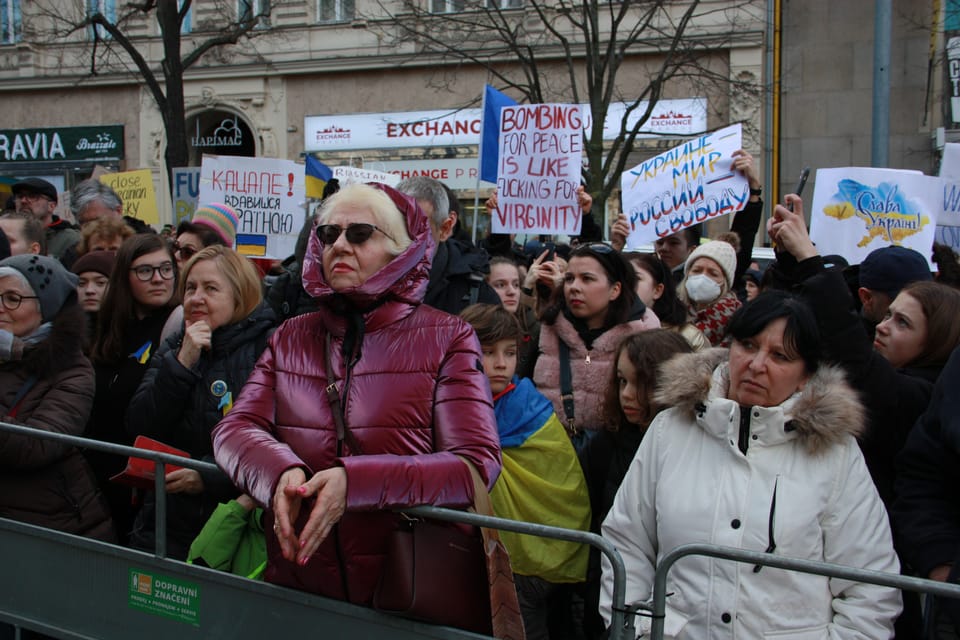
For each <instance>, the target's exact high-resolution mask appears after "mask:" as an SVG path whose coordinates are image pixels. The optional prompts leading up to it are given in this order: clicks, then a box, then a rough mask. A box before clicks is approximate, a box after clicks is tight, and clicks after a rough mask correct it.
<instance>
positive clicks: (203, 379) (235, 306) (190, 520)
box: [126, 245, 275, 560]
mask: <svg viewBox="0 0 960 640" xmlns="http://www.w3.org/2000/svg"><path fill="white" fill-rule="evenodd" d="M180 293H181V295H182V297H183V311H184V313H183V320H184V329H183V331H178V332H177V333H175V334H173V335H172V336H170V337H169V338H167V339H166V340H165V341H164V343H163V345H162V346H161V347H160V350H159V351H158V352H157V354H156V356H154V358H153V359H152V360H151V362H150V369H149V370H148V371H147V373H146V375H145V376H144V378H143V382H142V383H141V384H140V388H139V389H137V393H136V395H135V396H134V398H133V400H132V401H131V402H130V406H129V407H128V409H127V423H126V424H127V432H128V433H129V434H130V435H131V436H137V435H145V436H149V437H151V438H154V439H156V440H160V441H161V442H164V443H166V444H169V445H173V446H174V447H177V448H179V449H183V450H185V451H187V452H189V453H190V455H191V457H193V458H197V459H203V460H207V461H210V462H212V461H213V449H212V445H211V441H210V433H211V431H212V430H213V427H214V425H216V424H217V422H219V420H220V419H221V418H222V417H223V416H224V415H226V413H227V412H228V411H229V410H230V409H231V407H232V406H233V400H234V399H235V398H236V397H237V395H238V394H239V393H240V389H241V388H242V387H243V385H244V383H245V382H246V381H247V378H248V377H249V375H250V373H251V372H252V371H253V367H254V365H255V364H256V362H257V358H259V357H260V353H261V352H262V351H263V349H264V348H265V347H266V344H267V339H268V338H269V337H270V334H271V333H272V329H273V325H274V318H275V316H274V314H273V311H272V310H271V309H270V307H269V306H268V305H266V304H263V303H262V300H261V294H260V281H259V278H258V277H257V271H256V269H255V268H254V266H253V265H252V264H251V263H250V261H249V260H247V259H246V258H244V257H242V256H240V255H239V254H237V253H236V252H235V251H234V250H233V249H229V248H227V247H224V246H221V245H214V246H211V247H207V248H205V249H202V250H200V251H199V252H198V253H197V254H195V255H194V256H193V257H192V258H191V259H190V260H189V262H187V263H186V265H185V267H184V271H183V275H182V277H181V282H180ZM166 481H167V483H166V484H167V492H168V493H169V494H171V495H170V496H169V498H168V500H169V502H168V506H167V549H168V553H169V554H170V557H172V558H178V559H181V560H182V559H186V557H187V552H188V550H189V548H190V543H191V542H192V541H193V539H194V538H195V537H196V536H197V534H198V533H199V532H200V530H201V529H202V528H203V525H204V523H205V522H206V521H207V519H208V518H209V517H210V515H211V514H212V513H213V511H214V509H215V508H216V507H217V505H218V504H219V503H220V502H223V501H226V500H229V499H231V498H235V497H236V496H237V495H238V494H239V492H238V491H237V490H236V489H235V488H234V487H233V485H232V484H231V482H230V480H229V478H227V476H226V475H225V474H223V473H222V472H209V473H208V472H205V473H202V474H201V473H200V472H198V471H194V470H193V469H178V470H176V471H171V472H169V473H168V474H167V477H166ZM152 499H153V496H152V494H151V495H150V496H148V498H147V500H146V504H145V505H144V509H143V510H142V511H141V512H140V515H139V516H138V518H137V521H136V523H135V524H134V529H133V536H132V539H131V543H132V546H134V547H137V548H140V549H144V550H152V549H153V547H154V544H155V538H154V513H153V508H152Z"/></svg>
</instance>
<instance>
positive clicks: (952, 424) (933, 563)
mask: <svg viewBox="0 0 960 640" xmlns="http://www.w3.org/2000/svg"><path fill="white" fill-rule="evenodd" d="M958 388H960V349H955V350H954V352H953V355H951V356H950V360H949V361H948V362H947V364H946V366H945V367H944V368H943V372H942V373H941V375H940V379H939V380H938V381H937V385H936V387H935V388H934V391H933V396H932V398H931V399H930V406H929V408H928V409H927V411H926V412H925V413H924V414H923V415H922V416H921V417H920V419H919V420H918V421H917V423H916V426H914V428H913V430H912V431H911V432H910V434H909V436H908V437H907V443H906V445H905V446H904V448H903V450H902V451H901V452H900V454H899V455H898V456H897V481H896V491H897V498H896V500H895V501H894V503H893V507H892V508H891V509H890V515H891V517H892V519H893V523H894V525H895V528H894V532H895V534H896V535H897V536H898V542H899V544H898V546H899V548H900V553H901V555H902V556H903V558H904V560H906V561H907V563H909V564H910V566H911V567H913V569H914V570H915V571H916V572H917V574H918V575H919V576H920V577H922V578H925V577H927V576H928V575H929V574H930V571H931V570H933V569H934V568H936V567H938V566H940V565H944V564H952V565H953V570H952V571H951V572H950V573H951V575H950V582H954V583H960V575H958V574H960V394H958V393H957V389H958ZM941 606H944V607H947V609H948V613H949V614H950V617H951V619H952V620H953V621H954V623H955V624H956V623H957V622H960V602H958V601H956V600H953V601H950V600H949V599H944V601H943V602H942V603H941ZM958 628H960V626H958Z"/></svg>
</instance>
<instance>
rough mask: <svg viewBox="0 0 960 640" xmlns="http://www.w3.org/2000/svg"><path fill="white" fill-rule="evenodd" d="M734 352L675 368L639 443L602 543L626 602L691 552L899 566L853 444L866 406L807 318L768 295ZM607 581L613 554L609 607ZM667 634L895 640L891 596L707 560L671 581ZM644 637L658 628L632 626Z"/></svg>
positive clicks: (742, 324)
mask: <svg viewBox="0 0 960 640" xmlns="http://www.w3.org/2000/svg"><path fill="white" fill-rule="evenodd" d="M729 332H730V335H731V337H732V339H733V342H732V345H731V347H730V349H729V350H725V349H724V350H720V349H714V350H710V351H705V352H700V353H696V354H691V355H684V356H679V357H677V358H675V359H673V360H671V361H670V362H669V363H668V364H667V365H666V366H664V367H663V370H662V372H661V375H660V385H659V392H658V394H657V398H656V399H657V402H658V403H660V404H662V405H664V406H669V407H671V408H670V409H668V410H666V411H664V412H663V413H661V414H660V415H659V416H657V418H656V419H655V420H654V422H653V424H652V425H651V426H650V430H649V431H648V432H647V434H646V437H644V439H643V442H642V443H641V445H640V449H639V450H638V452H637V457H636V458H635V459H634V461H633V463H632V465H631V467H630V470H629V472H628V473H627V476H626V478H625V479H624V482H623V484H622V486H621V487H620V491H619V493H618V494H617V497H616V500H615V502H614V505H613V508H612V509H611V510H610V513H609V515H608V516H607V518H606V520H605V521H604V523H603V535H604V537H606V538H607V539H609V540H610V541H611V542H613V543H614V545H616V547H617V548H618V550H619V551H620V553H621V554H622V556H623V558H624V562H625V563H626V568H627V590H626V601H627V602H628V603H633V602H642V601H647V600H649V599H650V598H651V597H652V591H653V578H654V571H655V568H656V566H657V564H658V562H659V560H660V559H661V558H662V557H663V556H664V555H665V554H666V553H668V552H670V551H671V550H672V549H674V548H676V547H678V546H680V545H683V544H688V543H698V542H699V543H710V544H716V545H724V546H730V547H739V548H743V549H749V550H752V551H761V552H767V553H772V554H776V555H782V556H790V557H794V558H804V559H808V560H818V561H825V562H833V563H838V564H842V565H847V566H852V567H858V568H863V569H873V570H878V571H888V572H892V573H896V572H897V571H898V570H899V564H898V562H897V557H896V555H895V553H894V551H893V544H892V541H891V536H890V527H889V524H888V521H887V514H886V512H885V510H884V508H883V504H882V503H881V501H880V498H879V496H878V495H877V491H876V488H875V487H874V484H873V482H872V481H871V479H870V475H869V474H868V472H867V469H866V465H865V464H864V462H863V457H862V456H861V454H860V449H859V447H858V446H857V443H856V440H855V436H856V434H857V433H858V432H859V431H860V429H861V428H862V424H863V408H862V406H861V405H860V403H859V401H858V399H857V396H856V394H855V393H854V392H853V391H852V390H851V389H850V388H849V387H848V386H847V384H846V382H845V381H844V379H843V374H842V373H841V372H840V371H839V370H838V369H835V368H832V367H828V366H819V363H818V351H819V349H818V347H819V334H818V332H817V325H816V321H815V319H814V318H813V315H812V313H811V312H810V310H809V309H808V308H807V307H806V306H805V305H804V304H803V303H802V302H800V301H799V300H798V299H795V298H793V297H791V296H789V295H788V294H786V293H782V292H766V293H763V294H761V295H760V296H759V297H758V298H756V299H755V300H754V301H752V302H750V303H749V304H748V305H747V306H745V307H744V308H743V309H742V310H740V311H739V312H738V313H737V314H736V315H735V316H734V317H733V318H732V319H731V322H730V326H729ZM612 590H613V578H612V575H611V572H610V566H609V562H607V561H606V559H604V575H603V593H602V595H601V603H600V609H601V613H602V614H603V615H604V617H605V619H606V620H607V622H608V623H609V621H610V610H611V593H612ZM667 593H668V594H671V595H670V596H669V597H668V599H667V614H666V618H665V631H666V636H667V637H673V638H683V639H693V638H721V637H722V638H773V637H775V638H777V639H778V640H784V639H791V640H814V639H820V638H871V639H879V638H889V637H891V636H892V635H893V621H894V620H895V619H896V617H897V614H898V613H899V612H900V607H901V602H900V594H899V592H898V591H897V590H895V589H890V588H887V587H881V586H877V585H872V584H865V583H856V582H850V581H847V580H837V579H830V578H826V577H823V576H816V575H811V574H803V573H799V572H792V571H786V570H782V569H775V568H772V567H755V566H753V565H749V564H743V563H737V562H733V561H729V560H718V559H713V558H707V557H703V556H692V557H687V558H683V559H681V560H680V561H679V562H678V563H677V564H676V565H674V567H673V568H672V569H671V571H670V573H669V575H668V579H667ZM639 620H640V623H639V625H638V627H639V628H640V634H641V635H643V634H644V633H645V631H646V630H648V629H649V624H650V619H649V618H648V617H647V618H644V617H641V618H639Z"/></svg>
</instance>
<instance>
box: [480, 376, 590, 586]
mask: <svg viewBox="0 0 960 640" xmlns="http://www.w3.org/2000/svg"><path fill="white" fill-rule="evenodd" d="M494 413H495V414H496V417H497V430H498V432H499V435H500V446H501V448H502V455H503V471H502V472H501V473H500V478H499V479H498V480H497V483H496V484H495V485H494V487H493V490H492V491H491V492H490V501H491V503H492V504H493V511H494V513H495V514H496V515H497V516H499V517H501V518H509V519H511V520H522V521H524V522H536V523H538V524H546V525H551V526H554V527H564V528H566V529H576V530H579V531H589V530H590V496H589V494H588V492H587V481H586V479H585V478H584V476H583V470H582V469H581V467H580V462H579V460H578V459H577V454H576V452H575V451H574V450H573V445H572V444H571V443H570V438H569V437H568V436H567V432H566V431H565V430H564V428H563V425H562V424H561V423H560V420H558V419H557V414H556V413H554V411H553V404H551V402H550V401H549V400H548V399H547V398H546V397H545V396H543V394H541V393H540V392H539V391H537V390H536V388H535V387H534V386H533V383H532V382H531V381H530V380H529V379H528V378H516V377H514V379H513V384H512V385H510V387H508V388H507V390H505V392H504V393H503V394H501V395H499V396H498V397H497V399H496V401H495V403H494ZM500 537H501V539H502V540H503V544H504V546H506V547H507V551H508V552H509V553H510V564H511V565H512V566H513V571H514V573H517V574H519V575H524V576H537V577H539V578H542V579H544V580H547V581H548V582H554V583H570V582H582V581H583V580H584V578H585V577H586V573H587V559H588V557H589V549H588V547H587V546H586V545H583V544H578V543H576V542H566V541H564V540H550V539H547V538H537V537H534V536H526V535H522V534H519V533H511V532H510V531H501V532H500Z"/></svg>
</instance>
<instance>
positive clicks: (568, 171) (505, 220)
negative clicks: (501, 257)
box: [491, 104, 583, 235]
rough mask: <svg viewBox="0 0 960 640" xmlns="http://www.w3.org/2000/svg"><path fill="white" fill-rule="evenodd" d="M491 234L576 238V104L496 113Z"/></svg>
mask: <svg viewBox="0 0 960 640" xmlns="http://www.w3.org/2000/svg"><path fill="white" fill-rule="evenodd" d="M499 145H500V155H499V157H500V161H499V168H498V171H497V198H498V200H499V203H498V209H497V210H496V211H494V212H493V215H492V217H491V218H492V219H491V228H492V231H493V232H494V233H549V234H558V233H565V234H570V235H577V234H579V233H580V224H581V222H582V217H581V212H580V205H579V204H578V202H577V187H579V186H580V173H581V163H582V160H581V159H582V156H583V112H582V107H581V106H580V105H571V104H528V105H516V106H506V107H503V108H502V110H501V111H500V142H499Z"/></svg>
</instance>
